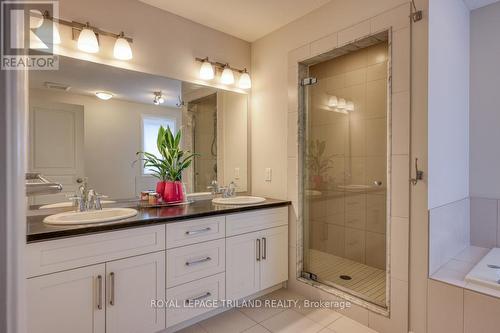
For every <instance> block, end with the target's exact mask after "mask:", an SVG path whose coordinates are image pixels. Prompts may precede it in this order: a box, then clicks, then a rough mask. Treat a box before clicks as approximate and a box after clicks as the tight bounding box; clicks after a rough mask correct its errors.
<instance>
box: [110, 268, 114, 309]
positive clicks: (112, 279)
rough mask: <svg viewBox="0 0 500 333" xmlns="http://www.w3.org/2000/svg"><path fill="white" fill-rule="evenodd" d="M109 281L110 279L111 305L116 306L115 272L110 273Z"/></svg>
mask: <svg viewBox="0 0 500 333" xmlns="http://www.w3.org/2000/svg"><path fill="white" fill-rule="evenodd" d="M109 279H110V281H109V284H110V291H109V305H115V273H113V272H111V273H109Z"/></svg>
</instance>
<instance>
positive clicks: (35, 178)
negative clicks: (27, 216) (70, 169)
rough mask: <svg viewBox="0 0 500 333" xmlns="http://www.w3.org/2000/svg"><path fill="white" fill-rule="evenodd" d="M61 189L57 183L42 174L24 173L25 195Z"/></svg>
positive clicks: (55, 191)
mask: <svg viewBox="0 0 500 333" xmlns="http://www.w3.org/2000/svg"><path fill="white" fill-rule="evenodd" d="M62 189H63V187H62V185H61V184H59V183H54V182H51V181H50V180H48V179H47V178H45V177H44V176H42V175H41V174H40V173H36V172H27V173H26V196H33V195H41V194H55V193H59V192H61V191H62Z"/></svg>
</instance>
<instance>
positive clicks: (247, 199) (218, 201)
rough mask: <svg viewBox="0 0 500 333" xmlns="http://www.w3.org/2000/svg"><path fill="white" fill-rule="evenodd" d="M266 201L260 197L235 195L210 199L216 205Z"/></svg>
mask: <svg viewBox="0 0 500 333" xmlns="http://www.w3.org/2000/svg"><path fill="white" fill-rule="evenodd" d="M264 201H266V199H265V198H262V197H251V196H243V195H242V196H237V197H230V198H215V199H213V200H212V202H213V203H214V204H217V205H252V204H257V203H261V202H264Z"/></svg>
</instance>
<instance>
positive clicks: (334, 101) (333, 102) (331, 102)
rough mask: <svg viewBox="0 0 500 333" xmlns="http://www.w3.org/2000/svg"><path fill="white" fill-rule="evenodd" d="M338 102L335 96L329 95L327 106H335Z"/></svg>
mask: <svg viewBox="0 0 500 333" xmlns="http://www.w3.org/2000/svg"><path fill="white" fill-rule="evenodd" d="M338 103H339V100H338V98H337V96H330V98H329V99H328V106H329V107H331V108H336V107H337V105H338Z"/></svg>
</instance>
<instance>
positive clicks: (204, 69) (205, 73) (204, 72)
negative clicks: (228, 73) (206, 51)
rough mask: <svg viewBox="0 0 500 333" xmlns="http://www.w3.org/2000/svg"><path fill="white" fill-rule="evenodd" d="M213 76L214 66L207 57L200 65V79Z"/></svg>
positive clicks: (207, 78)
mask: <svg viewBox="0 0 500 333" xmlns="http://www.w3.org/2000/svg"><path fill="white" fill-rule="evenodd" d="M214 77H215V73H214V68H213V67H212V64H211V63H210V61H208V57H207V58H205V59H203V62H202V63H201V67H200V79H202V80H212V79H213V78H214Z"/></svg>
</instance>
